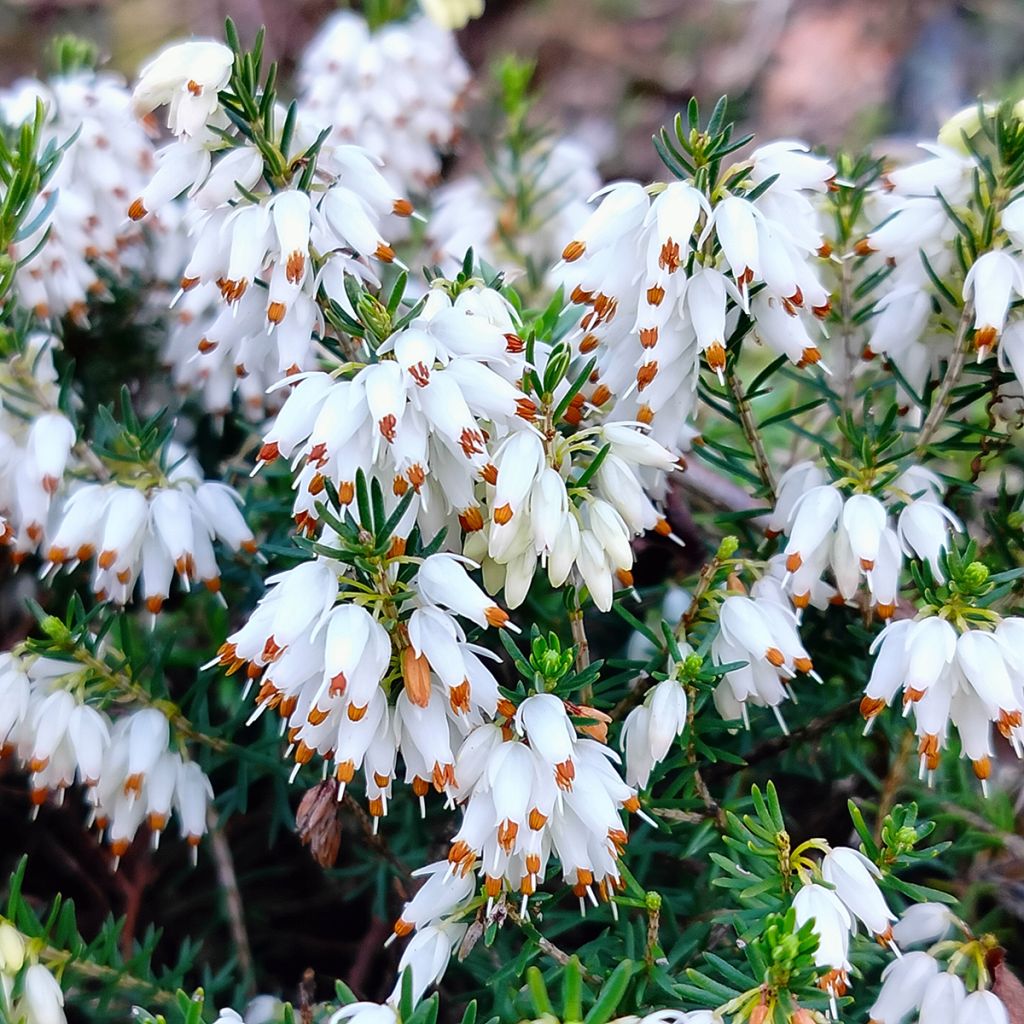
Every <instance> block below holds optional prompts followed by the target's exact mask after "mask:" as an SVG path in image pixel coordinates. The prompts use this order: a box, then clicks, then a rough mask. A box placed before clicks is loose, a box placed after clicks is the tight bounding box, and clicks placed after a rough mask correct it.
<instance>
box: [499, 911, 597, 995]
mask: <svg viewBox="0 0 1024 1024" xmlns="http://www.w3.org/2000/svg"><path fill="white" fill-rule="evenodd" d="M505 913H506V915H507V916H508V919H509V920H510V921H512V922H513V924H517V925H518V926H519V927H520V928H522V929H523V931H524V932H526V934H527V935H528V936H529V937H530V938H531V939H532V940H533V941H534V942H536V943H537V946H538V948H539V949H540V951H541V952H542V953H545V954H547V955H548V956H549V957H551V959H552V960H554V961H555V962H556V963H558V964H561V965H562V966H563V967H564V966H565V965H566V964H567V963H569V961H570V960H571V959H572V957H571V956H570V955H569V954H568V953H566V952H565V950H564V949H560V948H559V947H558V946H556V945H555V944H554V943H553V942H552V941H551V940H550V939H548V938H545V937H544V936H543V935H541V933H540V932H539V931H538V930H537V928H536V927H535V926H534V925H533V923H532V922H530V921H528V920H526V918H523V917H521V916H520V914H519V911H518V910H516V909H515V907H512V906H509V905H508V904H506V906H505ZM580 974H581V975H582V977H583V980H584V981H586V982H588V983H589V984H591V985H600V984H601V979H600V978H598V977H596V976H595V975H593V974H591V973H590V971H588V970H587V969H586V968H585V967H584V966H583V965H582V964H581V965H580Z"/></svg>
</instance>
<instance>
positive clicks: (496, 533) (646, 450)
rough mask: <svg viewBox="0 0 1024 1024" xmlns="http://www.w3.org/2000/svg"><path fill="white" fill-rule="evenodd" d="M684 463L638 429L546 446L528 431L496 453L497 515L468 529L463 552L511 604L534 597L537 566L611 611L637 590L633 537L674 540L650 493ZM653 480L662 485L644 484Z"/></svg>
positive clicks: (612, 428)
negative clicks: (618, 595)
mask: <svg viewBox="0 0 1024 1024" xmlns="http://www.w3.org/2000/svg"><path fill="white" fill-rule="evenodd" d="M676 464H677V459H676V457H675V456H674V455H673V454H672V453H671V452H670V451H669V450H668V449H666V448H664V447H663V446H662V445H660V444H658V442H657V441H655V440H653V438H651V437H649V436H648V435H647V434H645V433H644V432H643V431H642V430H640V429H638V425H637V424H629V423H616V422H605V423H604V424H603V425H602V426H595V427H590V428H586V429H584V430H580V431H577V432H575V433H573V434H571V435H569V436H568V437H565V438H563V437H561V436H560V435H557V434H556V435H554V436H553V437H552V439H551V440H550V441H549V443H548V444H547V445H545V444H544V443H543V441H542V440H541V438H540V437H539V436H538V435H537V434H535V433H533V432H530V431H520V432H518V433H516V434H514V435H512V436H511V437H509V438H508V439H507V440H506V441H505V442H504V443H503V444H502V445H501V446H500V447H499V448H498V449H497V451H496V454H495V456H494V466H495V469H496V476H497V481H496V484H495V487H494V491H493V494H492V495H489V500H488V501H487V503H486V504H487V507H488V508H489V510H490V515H489V519H488V520H487V521H482V523H481V527H482V528H481V529H480V531H479V532H477V531H471V532H470V533H469V536H468V537H467V539H466V544H465V553H466V554H467V555H468V556H470V557H471V558H474V559H476V560H478V561H480V562H481V563H482V564H483V571H484V580H485V582H486V584H487V586H488V588H489V589H490V590H491V591H492V592H497V590H498V589H501V588H503V589H504V594H505V600H506V601H507V603H508V605H509V607H511V608H516V607H518V606H519V605H520V604H522V602H523V600H524V599H525V598H526V595H527V592H528V590H529V587H530V584H531V583H532V581H533V576H534V573H535V571H536V569H537V565H538V563H539V564H540V565H541V566H543V567H544V568H546V570H547V575H548V579H549V581H550V583H551V585H552V586H553V587H560V586H562V585H563V584H564V583H565V581H566V580H567V579H568V578H569V577H570V574H573V578H574V579H580V580H582V581H583V582H584V583H585V584H586V586H587V589H588V591H589V593H590V596H591V599H592V600H593V601H594V604H595V605H597V607H598V608H599V609H601V610H602V611H608V610H609V609H610V608H611V606H612V599H613V594H614V591H615V590H616V589H618V588H620V587H631V586H632V584H633V576H632V572H631V569H632V567H633V557H634V555H633V549H632V547H631V542H632V540H633V538H634V537H635V536H638V535H640V534H642V533H644V532H646V531H647V530H655V531H657V532H658V533H659V534H661V535H663V536H672V533H671V527H670V526H669V524H668V521H667V520H666V519H665V517H664V515H663V514H662V512H661V511H660V510H659V509H658V507H657V506H656V505H655V504H654V503H653V502H652V501H651V498H650V497H649V496H648V491H649V490H659V489H660V488H661V486H662V484H661V481H662V480H663V478H664V475H665V474H666V473H667V472H669V471H671V470H673V469H674V468H676ZM593 467H596V472H594V468H593ZM645 474H651V476H652V477H653V479H654V480H655V481H657V483H656V484H655V486H654V487H651V488H649V487H646V486H645V481H644V480H643V477H644V475H645ZM591 480H592V481H593V486H592V487H591V486H589V481H591Z"/></svg>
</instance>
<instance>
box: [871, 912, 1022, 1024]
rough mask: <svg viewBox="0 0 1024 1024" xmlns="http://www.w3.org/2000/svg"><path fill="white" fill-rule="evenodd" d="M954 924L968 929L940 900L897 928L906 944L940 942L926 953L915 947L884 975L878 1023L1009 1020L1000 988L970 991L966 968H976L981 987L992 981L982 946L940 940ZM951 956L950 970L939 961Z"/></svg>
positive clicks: (874, 1016)
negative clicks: (964, 973)
mask: <svg viewBox="0 0 1024 1024" xmlns="http://www.w3.org/2000/svg"><path fill="white" fill-rule="evenodd" d="M954 928H961V929H963V928H964V926H963V924H962V922H960V921H958V920H957V919H956V918H955V917H954V916H953V915H952V914H951V913H950V911H949V908H948V907H944V906H942V905H941V904H935V903H919V904H916V905H915V906H912V907H911V908H910V909H909V910H908V911H907V912H906V913H905V914H904V915H903V917H902V918H901V919H900V921H899V922H898V923H897V924H896V925H895V926H894V928H893V932H894V934H895V936H896V939H897V941H899V942H900V943H902V944H903V945H904V946H907V945H919V944H928V945H930V946H931V944H932V943H939V945H935V946H932V948H931V949H929V951H927V952H922V951H919V950H914V951H913V952H909V953H906V954H905V955H904V956H903V957H901V958H900V959H899V960H895V961H893V962H892V963H890V964H889V966H888V967H886V969H885V971H884V972H883V973H882V987H881V990H880V991H879V993H878V998H877V999H876V1000H875V1003H874V1005H873V1006H872V1007H871V1010H870V1019H871V1021H872V1022H873V1024H898V1022H899V1021H902V1020H905V1019H906V1018H907V1017H909V1016H910V1015H912V1014H913V1015H916V1018H917V1020H918V1021H919V1024H940V1022H947V1021H948V1022H951V1024H1010V1015H1009V1011H1008V1009H1007V1006H1006V1004H1005V1003H1003V1001H1002V1000H1001V999H1000V998H999V996H998V995H996V993H995V992H993V991H991V989H989V988H986V987H980V986H979V987H977V988H975V989H974V990H973V991H971V992H970V993H968V990H967V986H966V985H965V984H964V979H963V977H961V975H960V974H959V973H957V969H958V968H959V969H960V970H961V971H963V970H965V968H966V970H967V971H971V970H972V968H973V969H974V970H976V971H977V974H978V977H979V981H980V982H981V985H985V984H987V983H988V982H990V980H991V979H990V977H989V974H988V971H987V969H986V968H985V967H984V964H983V963H981V964H979V963H978V961H979V959H982V960H983V958H984V953H985V951H984V949H983V947H982V944H981V943H979V942H977V941H976V940H973V939H972V937H971V936H970V935H969V934H968V935H967V936H966V940H965V941H963V942H959V941H952V942H950V941H941V940H944V939H946V937H947V936H948V935H949V933H950V931H951V930H953V929H954ZM939 958H942V960H946V958H948V962H947V963H946V969H945V970H943V969H942V968H943V964H942V963H941V962H940V959H939Z"/></svg>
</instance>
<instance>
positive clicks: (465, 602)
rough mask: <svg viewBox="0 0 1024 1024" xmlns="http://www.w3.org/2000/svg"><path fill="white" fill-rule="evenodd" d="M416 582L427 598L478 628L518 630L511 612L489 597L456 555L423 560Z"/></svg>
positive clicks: (441, 555) (440, 555)
mask: <svg viewBox="0 0 1024 1024" xmlns="http://www.w3.org/2000/svg"><path fill="white" fill-rule="evenodd" d="M416 579H417V583H418V585H419V591H420V593H421V594H422V595H423V596H424V598H426V599H427V600H428V601H431V602H433V603H436V604H438V605H440V606H441V607H442V608H449V609H450V610H451V611H453V612H455V613H457V614H458V615H462V616H465V617H466V618H467V619H470V620H471V621H472V622H475V623H476V624H477V625H478V626H485V627H486V626H496V627H501V626H509V627H510V628H513V629H515V628H516V627H514V626H511V625H510V624H509V618H508V612H506V611H504V610H503V609H502V608H499V607H498V606H497V605H496V604H494V602H493V601H491V600H490V598H488V596H487V595H486V594H485V593H484V592H483V591H482V590H481V589H480V588H479V587H478V586H477V585H476V584H475V583H474V582H473V581H472V580H471V579H470V578H469V576H468V574H467V573H466V570H465V569H464V568H463V565H462V563H461V561H460V560H458V559H457V558H456V557H455V556H453V555H447V554H438V555H431V556H430V557H429V558H426V559H424V560H423V564H422V565H421V566H420V569H419V572H418V573H417V576H416Z"/></svg>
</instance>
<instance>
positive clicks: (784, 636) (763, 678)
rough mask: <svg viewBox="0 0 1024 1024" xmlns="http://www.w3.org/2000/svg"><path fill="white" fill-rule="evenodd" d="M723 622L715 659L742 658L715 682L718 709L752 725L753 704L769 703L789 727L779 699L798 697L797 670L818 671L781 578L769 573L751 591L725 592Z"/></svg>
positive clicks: (713, 648)
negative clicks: (795, 686)
mask: <svg viewBox="0 0 1024 1024" xmlns="http://www.w3.org/2000/svg"><path fill="white" fill-rule="evenodd" d="M718 625H719V631H718V634H717V635H716V636H715V638H714V640H713V641H712V644H711V656H712V659H713V661H714V663H715V664H716V665H736V664H737V663H740V665H739V667H737V668H731V669H729V670H728V671H726V672H724V673H723V675H722V679H721V682H719V684H718V686H717V687H716V688H715V693H714V700H715V707H716V708H717V709H718V712H719V714H720V715H721V716H722V717H723V718H724V719H726V720H727V721H736V720H737V719H742V721H743V724H744V725H745V726H746V727H747V728H750V717H749V716H750V712H749V710H748V709H749V705H751V704H753V705H754V706H755V707H770V708H771V709H772V712H773V713H774V715H775V717H776V719H777V720H778V723H779V725H780V727H781V728H782V731H783V732H786V731H788V730H787V728H786V722H785V719H784V718H783V717H782V710H781V708H780V705H781V704H782V702H783V701H785V700H787V699H789V698H791V697H793V691H792V686H791V680H792V679H793V678H794V677H795V676H796V674H797V673H798V672H801V673H807V674H809V675H811V676H812V677H813V678H815V679H818V676H817V674H816V673H815V672H814V665H813V664H812V662H811V658H810V655H809V654H808V653H807V650H806V648H805V647H804V645H803V643H802V642H801V640H800V634H799V632H798V630H797V616H796V614H795V613H794V611H793V609H792V607H791V605H790V603H789V601H788V600H787V599H786V596H785V595H784V594H783V592H782V588H781V587H780V586H779V585H778V581H777V580H775V579H774V578H772V577H770V576H765V577H763V578H762V579H760V580H758V582H757V583H755V584H754V586H753V588H752V589H751V592H750V596H749V597H748V596H746V595H745V594H731V595H729V596H728V597H726V598H725V599H724V600H723V601H722V603H721V606H720V608H719V615H718ZM818 681H819V682H820V679H819V680H818Z"/></svg>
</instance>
